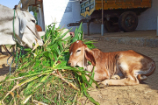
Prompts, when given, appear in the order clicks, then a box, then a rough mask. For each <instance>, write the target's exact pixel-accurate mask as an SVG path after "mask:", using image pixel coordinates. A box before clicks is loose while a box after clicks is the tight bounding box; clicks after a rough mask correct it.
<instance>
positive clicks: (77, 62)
mask: <svg viewBox="0 0 158 105" xmlns="http://www.w3.org/2000/svg"><path fill="white" fill-rule="evenodd" d="M69 53H70V58H69V61H68V64H69V65H70V66H73V67H75V66H79V67H85V66H86V65H87V60H88V61H90V62H91V63H92V65H93V66H94V65H95V59H94V52H93V51H92V50H90V49H89V48H88V47H87V46H86V45H85V44H84V43H83V42H82V41H81V40H78V41H76V42H74V43H73V44H71V46H70V48H69Z"/></svg>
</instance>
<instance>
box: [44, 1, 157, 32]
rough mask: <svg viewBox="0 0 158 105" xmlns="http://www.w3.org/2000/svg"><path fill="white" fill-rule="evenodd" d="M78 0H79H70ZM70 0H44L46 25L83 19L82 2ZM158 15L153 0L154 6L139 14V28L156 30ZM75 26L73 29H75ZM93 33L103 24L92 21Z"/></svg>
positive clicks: (64, 24)
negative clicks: (81, 14)
mask: <svg viewBox="0 0 158 105" xmlns="http://www.w3.org/2000/svg"><path fill="white" fill-rule="evenodd" d="M70 1H77V0H70ZM70 1H69V0H43V10H44V21H45V25H49V24H51V23H52V22H56V23H57V25H56V26H57V27H58V26H61V27H64V28H72V27H67V24H69V23H75V22H76V21H79V20H81V19H82V18H83V17H82V16H80V3H79V1H77V2H70ZM157 15H158V0H152V7H151V8H149V9H147V10H146V11H145V12H143V13H142V14H141V15H140V16H139V23H138V27H137V30H156V27H157V24H156V23H157V22H156V21H157V20H156V19H157ZM75 28H76V27H75V26H73V29H72V31H74V30H75ZM83 30H84V32H85V33H87V24H86V23H85V24H83ZM90 32H91V33H100V32H101V24H95V23H91V25H90Z"/></svg>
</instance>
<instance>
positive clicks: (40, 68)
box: [0, 24, 98, 105]
mask: <svg viewBox="0 0 158 105" xmlns="http://www.w3.org/2000/svg"><path fill="white" fill-rule="evenodd" d="M58 30H59V28H55V25H53V24H52V25H50V26H48V28H47V32H46V35H45V36H43V40H44V41H45V44H44V46H42V47H38V48H36V49H35V50H31V49H29V48H27V49H25V51H27V54H25V55H22V57H21V58H19V60H18V61H20V62H19V63H18V68H17V69H16V70H15V71H14V72H13V73H12V74H11V75H8V76H7V77H6V79H5V80H4V81H2V82H0V105H1V104H6V105H13V104H15V105H16V104H17V105H20V104H28V105H30V104H37V103H40V104H42V103H43V104H44V103H45V104H56V105H63V104H68V105H72V104H76V103H77V99H78V97H81V96H82V95H85V96H86V97H87V98H88V99H89V100H90V101H91V102H93V103H94V104H98V102H96V101H95V100H94V99H93V98H91V97H90V96H89V94H88V93H87V88H88V87H90V86H91V84H92V82H94V81H93V76H94V73H89V72H88V71H84V70H83V68H81V67H70V66H68V65H67V61H68V59H69V47H70V45H71V44H72V43H73V42H75V41H77V40H82V41H84V43H85V44H86V45H87V46H88V47H89V48H94V46H93V44H92V43H93V41H88V40H84V39H83V31H82V24H81V25H80V26H79V28H78V29H77V28H76V30H75V37H73V38H71V37H68V38H66V39H64V40H63V37H64V36H65V35H66V34H67V33H68V32H66V33H64V34H62V32H61V31H58ZM89 74H91V75H89ZM86 75H87V76H89V77H90V78H91V79H90V80H89V81H87V79H86Z"/></svg>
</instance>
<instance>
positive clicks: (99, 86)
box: [98, 83, 108, 88]
mask: <svg viewBox="0 0 158 105" xmlns="http://www.w3.org/2000/svg"><path fill="white" fill-rule="evenodd" d="M106 86H108V84H106V85H104V84H103V83H99V84H98V88H104V87H106Z"/></svg>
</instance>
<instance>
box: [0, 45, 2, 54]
mask: <svg viewBox="0 0 158 105" xmlns="http://www.w3.org/2000/svg"><path fill="white" fill-rule="evenodd" d="M0 53H2V46H1V45H0ZM2 54H3V53H2Z"/></svg>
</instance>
